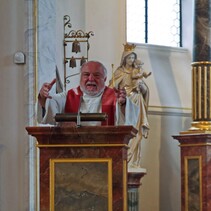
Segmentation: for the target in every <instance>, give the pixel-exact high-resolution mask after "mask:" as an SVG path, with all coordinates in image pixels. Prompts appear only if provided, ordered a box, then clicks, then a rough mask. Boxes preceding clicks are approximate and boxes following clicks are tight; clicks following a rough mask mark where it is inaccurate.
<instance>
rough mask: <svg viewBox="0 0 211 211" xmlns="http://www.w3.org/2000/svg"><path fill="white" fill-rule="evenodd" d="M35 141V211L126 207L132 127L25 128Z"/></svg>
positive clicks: (110, 210)
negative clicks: (36, 170)
mask: <svg viewBox="0 0 211 211" xmlns="http://www.w3.org/2000/svg"><path fill="white" fill-rule="evenodd" d="M26 130H27V131H28V133H29V134H30V135H31V136H34V137H35V138H36V140H37V147H38V149H39V154H40V157H39V159H40V163H39V174H40V178H39V196H40V197H39V206H40V210H41V211H49V210H50V211H61V210H69V211H71V210H100V211H118V210H119V211H127V209H128V208H127V206H128V205H127V149H128V142H129V140H130V139H131V138H132V137H134V136H135V135H136V133H137V131H136V129H135V128H133V127H132V126H82V127H73V126H68V124H67V125H65V124H64V125H63V126H44V127H42V126H36V127H26Z"/></svg>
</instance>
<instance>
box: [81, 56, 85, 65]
mask: <svg viewBox="0 0 211 211" xmlns="http://www.w3.org/2000/svg"><path fill="white" fill-rule="evenodd" d="M85 62H86V59H85V58H84V57H83V56H82V58H81V65H82V64H84V63H85Z"/></svg>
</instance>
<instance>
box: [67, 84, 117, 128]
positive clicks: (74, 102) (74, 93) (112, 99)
mask: <svg viewBox="0 0 211 211" xmlns="http://www.w3.org/2000/svg"><path fill="white" fill-rule="evenodd" d="M82 95H83V92H82V91H81V89H80V87H77V88H75V89H71V90H69V91H68V92H67V98H66V104H65V113H77V112H78V108H79V103H80V96H82ZM115 109H116V95H115V92H114V90H113V89H111V88H109V87H105V90H104V93H103V96H102V112H103V113H107V114H108V119H107V121H103V122H102V123H101V124H102V125H114V123H115V120H114V118H115Z"/></svg>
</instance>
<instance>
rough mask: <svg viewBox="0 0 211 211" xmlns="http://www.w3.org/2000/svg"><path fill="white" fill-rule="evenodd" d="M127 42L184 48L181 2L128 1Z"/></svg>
mask: <svg viewBox="0 0 211 211" xmlns="http://www.w3.org/2000/svg"><path fill="white" fill-rule="evenodd" d="M126 8H127V15H126V17H127V42H131V43H148V44H155V45H164V46H172V47H182V43H181V40H182V39H181V0H127V5H126Z"/></svg>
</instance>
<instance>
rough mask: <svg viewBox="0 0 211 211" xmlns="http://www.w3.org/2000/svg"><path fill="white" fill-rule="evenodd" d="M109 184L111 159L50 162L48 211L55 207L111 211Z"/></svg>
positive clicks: (53, 210)
mask: <svg viewBox="0 0 211 211" xmlns="http://www.w3.org/2000/svg"><path fill="white" fill-rule="evenodd" d="M82 177H83V178H82ZM112 182H113V181H112V159H111V158H108V159H105V158H102V159H100V158H87V159H83V158H74V159H72V158H71V159H70V158H67V159H64V158H62V159H50V190H49V192H50V211H55V207H56V206H57V208H58V209H60V208H61V207H59V206H64V207H66V208H68V207H70V206H72V207H74V206H75V207H77V206H79V205H80V206H83V205H84V206H89V207H92V208H93V209H94V210H95V209H97V210H99V206H107V207H108V211H112V210H113V204H112V201H113V193H112V189H113V185H112ZM67 197H68V198H67ZM75 199H76V200H78V201H79V203H77V201H76V202H75ZM71 200H72V203H71ZM106 200H107V203H106ZM83 202H84V203H83ZM59 203H60V205H59ZM62 203H63V204H62ZM68 203H69V204H68ZM74 203H75V205H74ZM87 203H88V204H87ZM106 204H107V205H106ZM96 206H98V207H97V208H96ZM75 207H74V208H75ZM86 208H87V207H86ZM58 209H57V210H58ZM76 209H77V208H76Z"/></svg>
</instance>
